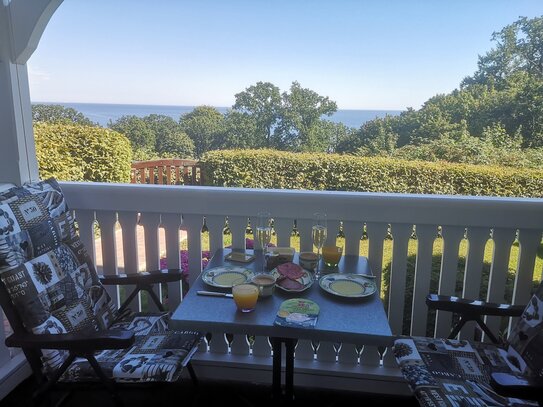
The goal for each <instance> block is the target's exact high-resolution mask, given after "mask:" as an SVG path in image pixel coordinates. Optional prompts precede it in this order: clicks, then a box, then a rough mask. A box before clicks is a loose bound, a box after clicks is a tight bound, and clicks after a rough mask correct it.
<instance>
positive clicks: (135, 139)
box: [108, 116, 156, 151]
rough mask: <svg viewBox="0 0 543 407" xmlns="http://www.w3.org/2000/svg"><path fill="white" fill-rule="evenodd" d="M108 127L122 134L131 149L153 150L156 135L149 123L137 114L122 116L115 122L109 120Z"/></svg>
mask: <svg viewBox="0 0 543 407" xmlns="http://www.w3.org/2000/svg"><path fill="white" fill-rule="evenodd" d="M108 127H109V128H110V129H112V130H115V131H117V132H119V133H121V134H124V135H125V136H126V137H127V138H128V140H130V144H131V145H132V149H133V150H139V149H142V150H147V151H154V149H155V144H156V136H155V133H154V132H153V130H152V129H151V128H150V127H149V125H148V124H147V123H146V122H145V120H143V119H142V118H140V117H137V116H122V117H120V118H119V119H118V120H117V121H115V122H111V121H110V122H109V124H108Z"/></svg>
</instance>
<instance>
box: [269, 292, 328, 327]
mask: <svg viewBox="0 0 543 407" xmlns="http://www.w3.org/2000/svg"><path fill="white" fill-rule="evenodd" d="M319 310H320V309H319V306H318V304H317V303H316V302H314V301H311V300H307V299H305V298H291V299H290V300H286V301H283V302H282V303H281V306H280V307H279V310H278V311H277V315H276V316H275V321H274V324H275V325H279V326H288V327H296V328H314V327H315V325H316V324H317V319H318V317H319Z"/></svg>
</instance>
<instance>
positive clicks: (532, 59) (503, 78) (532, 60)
mask: <svg viewBox="0 0 543 407" xmlns="http://www.w3.org/2000/svg"><path fill="white" fill-rule="evenodd" d="M492 41H495V42H496V43H497V45H496V47H495V48H493V49H491V50H490V51H488V52H487V53H486V54H485V55H483V56H480V57H479V62H478V64H477V65H478V70H477V71H476V72H475V73H474V74H473V76H470V77H467V78H465V79H464V81H463V82H462V85H463V86H469V85H471V84H474V83H483V84H489V83H493V84H496V85H497V86H498V87H500V88H501V87H502V86H506V82H507V78H509V77H510V76H511V75H513V74H514V73H515V72H519V71H522V72H526V73H528V74H530V75H533V76H535V77H536V78H539V79H541V78H543V17H534V18H532V19H528V18H526V17H521V18H519V19H518V20H517V21H515V22H514V23H512V24H510V25H507V26H505V27H504V28H503V29H502V30H500V31H499V32H494V33H493V34H492Z"/></svg>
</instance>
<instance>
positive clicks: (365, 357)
mask: <svg viewBox="0 0 543 407" xmlns="http://www.w3.org/2000/svg"><path fill="white" fill-rule="evenodd" d="M360 364H361V365H363V366H379V365H380V364H381V355H380V354H379V349H378V348H377V346H370V345H365V346H364V348H363V349H362V353H361V354H360Z"/></svg>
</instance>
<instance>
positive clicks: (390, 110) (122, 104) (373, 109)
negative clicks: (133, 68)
mask: <svg viewBox="0 0 543 407" xmlns="http://www.w3.org/2000/svg"><path fill="white" fill-rule="evenodd" d="M30 103H31V104H34V103H43V104H58V105H62V104H79V105H113V106H159V107H199V106H211V107H214V108H220V109H231V108H232V107H231V106H215V105H211V104H199V105H162V104H142V103H110V102H66V101H63V102H56V101H55V102H51V101H42V100H40V101H38V100H36V101H34V100H30ZM407 109H408V108H404V109H384V108H372V109H370V108H339V107H338V110H370V111H375V112H379V111H383V112H403V111H405V110H407Z"/></svg>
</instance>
